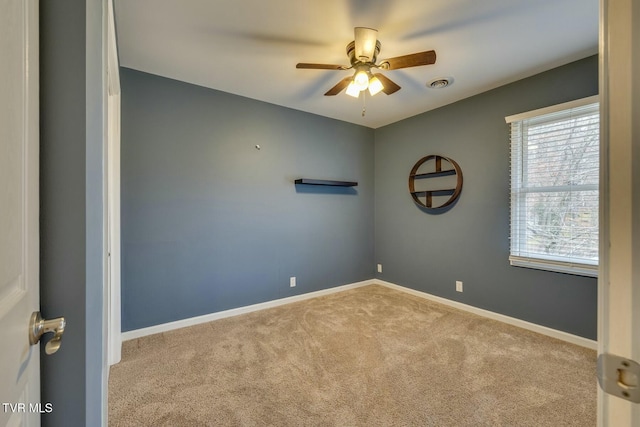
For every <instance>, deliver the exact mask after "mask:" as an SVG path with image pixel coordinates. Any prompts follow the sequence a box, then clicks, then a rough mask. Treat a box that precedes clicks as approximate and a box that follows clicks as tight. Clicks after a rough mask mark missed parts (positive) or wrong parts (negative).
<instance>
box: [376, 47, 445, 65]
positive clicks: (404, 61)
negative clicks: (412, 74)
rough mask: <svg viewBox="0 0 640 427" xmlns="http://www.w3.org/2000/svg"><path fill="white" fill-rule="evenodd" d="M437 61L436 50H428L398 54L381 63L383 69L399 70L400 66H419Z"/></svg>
mask: <svg viewBox="0 0 640 427" xmlns="http://www.w3.org/2000/svg"><path fill="white" fill-rule="evenodd" d="M435 62H436V52H435V51H433V50H427V51H426V52H419V53H412V54H410V55H403V56H396V57H395V58H389V59H385V60H384V61H382V62H381V63H380V65H379V67H380V68H382V69H383V70H397V69H399V68H409V67H417V66H420V65H430V64H434V63H435Z"/></svg>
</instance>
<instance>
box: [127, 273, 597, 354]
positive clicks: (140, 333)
mask: <svg viewBox="0 0 640 427" xmlns="http://www.w3.org/2000/svg"><path fill="white" fill-rule="evenodd" d="M368 285H381V286H386V287H387V288H390V289H395V290H397V291H401V292H405V293H407V294H410V295H414V296H418V297H420V298H425V299H427V300H430V301H434V302H437V303H440V304H443V305H446V306H448V307H453V308H456V309H458V310H462V311H466V312H469V313H473V314H476V315H478V316H482V317H486V318H489V319H493V320H497V321H499V322H503V323H507V324H509V325H513V326H517V327H519V328H522V329H526V330H529V331H532V332H537V333H539V334H542V335H546V336H549V337H552V338H556V339H559V340H562V341H566V342H569V343H571V344H576V345H579V346H582V347H586V348H589V349H592V350H595V349H596V348H597V345H598V344H597V342H596V341H593V340H590V339H588V338H583V337H579V336H577V335H573V334H569V333H567V332H562V331H558V330H556V329H551V328H548V327H546V326H541V325H536V324H535V323H531V322H527V321H524V320H520V319H516V318H513V317H509V316H505V315H503V314H498V313H494V312H492V311H489V310H484V309H482V308H477V307H473V306H471V305H467V304H463V303H461V302H457V301H452V300H448V299H446V298H442V297H437V296H435V295H431V294H428V293H426V292H421V291H416V290H415V289H410V288H405V287H404V286H400V285H396V284H394V283H391V282H386V281H384V280H380V279H370V280H364V281H362V282H356V283H351V284H348V285H343V286H337V287H335V288H329V289H323V290H321V291H316V292H309V293H306V294H302V295H296V296H292V297H287V298H282V299H277V300H273V301H267V302H263V303H260V304H253V305H249V306H245V307H238V308H233V309H231V310H225V311H219V312H217V313H211V314H205V315H203V316H197V317H191V318H189V319H183V320H177V321H175V322H169V323H164V324H162V325H156V326H150V327H148V328H141V329H135V330H133V331H128V332H124V333H123V334H122V340H123V341H129V340H133V339H136V338H141V337H146V336H148V335H153V334H159V333H161V332H168V331H172V330H175V329H180V328H186V327H188V326H194V325H199V324H202V323H207V322H212V321H214V320H219V319H224V318H227V317H233V316H238V315H241V314H247V313H252V312H254V311H259V310H264V309H267V308H273V307H279V306H282V305H286V304H290V303H293V302H298V301H304V300H307V299H311V298H316V297H321V296H324V295H329V294H335V293H338V292H342V291H347V290H349V289H355V288H360V287H362V286H368Z"/></svg>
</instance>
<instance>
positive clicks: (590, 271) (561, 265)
mask: <svg viewBox="0 0 640 427" xmlns="http://www.w3.org/2000/svg"><path fill="white" fill-rule="evenodd" d="M598 103H599V96H598V95H595V96H590V97H587V98H582V99H578V100H575V101H570V102H565V103H563V104H558V105H553V106H550V107H546V108H540V109H537V110H533V111H528V112H525V113H521V114H515V115H512V116H508V117H505V121H506V122H507V123H508V124H510V125H511V124H513V123H516V122H519V123H522V122H523V121H524V120H529V119H533V118H537V117H540V116H545V115H547V114H553V113H560V112H563V111H567V112H569V111H570V110H572V109H575V108H580V107H586V106H589V105H593V104H598ZM514 143H519V142H514V141H512V142H511V144H514ZM520 143H521V141H520ZM520 151H521V152H523V153H524V150H522V149H521V150H520ZM510 156H511V162H514V161H518V159H514V158H513V156H514V155H513V150H512V152H511V155H510ZM517 178H518V177H517V176H514V173H513V170H512V173H511V187H510V188H511V232H510V236H511V239H512V242H511V245H510V254H509V262H510V264H511V265H513V266H518V267H527V268H533V269H538V270H547V271H555V272H560V273H569V274H575V275H580V276H590V277H597V276H598V263H597V262H596V263H595V264H587V263H584V262H583V261H581V260H571V259H569V258H564V259H563V260H559V259H558V258H556V257H553V256H544V255H540V254H536V255H535V256H531V257H528V256H520V255H517V254H514V253H513V248H514V244H515V246H516V247H519V246H520V245H519V244H518V242H519V241H521V239H523V238H524V236H523V234H524V233H525V230H524V228H523V227H520V226H519V223H518V218H522V217H521V215H520V214H521V211H520V209H522V208H521V204H520V203H519V202H518V200H516V199H517V197H518V195H519V196H520V197H522V196H523V195H524V194H526V193H527V191H526V190H525V191H519V192H518V194H517V195H516V194H515V192H514V188H515V187H514V179H517ZM572 189H576V188H575V187H573V188H569V187H567V188H566V189H565V190H567V191H571V190H572ZM558 190H563V188H562V187H549V188H543V187H541V188H537V189H536V191H538V192H539V191H558ZM576 190H579V191H584V190H598V185H597V184H593V185H581V186H580V188H579V189H576Z"/></svg>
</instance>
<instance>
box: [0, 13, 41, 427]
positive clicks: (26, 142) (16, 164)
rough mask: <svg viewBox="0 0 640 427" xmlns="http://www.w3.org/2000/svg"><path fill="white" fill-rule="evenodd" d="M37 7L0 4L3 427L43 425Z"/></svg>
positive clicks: (0, 373)
mask: <svg viewBox="0 0 640 427" xmlns="http://www.w3.org/2000/svg"><path fill="white" fill-rule="evenodd" d="M38 108H39V107H38V2H37V0H0V325H2V326H1V327H0V402H1V404H2V407H1V408H0V426H5V425H8V426H17V425H27V426H39V425H40V412H44V411H46V410H48V409H50V408H49V407H48V406H46V405H40V348H39V346H30V345H29V338H28V326H29V319H30V316H31V313H32V312H33V311H37V310H38V309H39V286H40V285H39V269H38V262H39V261H38V259H39V256H38V255H39V236H38V232H39V231H38V203H39V194H38V176H39V174H38V153H39V133H38V114H39V113H38Z"/></svg>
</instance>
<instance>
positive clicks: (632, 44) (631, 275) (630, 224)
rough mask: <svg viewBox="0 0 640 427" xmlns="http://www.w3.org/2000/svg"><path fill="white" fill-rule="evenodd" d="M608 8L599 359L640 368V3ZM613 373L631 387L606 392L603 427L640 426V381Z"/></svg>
mask: <svg viewBox="0 0 640 427" xmlns="http://www.w3.org/2000/svg"><path fill="white" fill-rule="evenodd" d="M600 6H601V7H600V11H601V17H600V23H601V24H600V25H601V26H600V95H601V102H600V108H601V118H602V120H601V129H602V151H601V153H602V156H601V165H602V175H601V176H602V180H601V193H602V198H601V201H602V207H601V211H600V212H601V219H600V221H601V234H600V236H601V244H600V248H601V251H600V264H601V267H600V273H599V279H598V287H599V294H598V353H599V354H600V355H601V354H603V353H608V354H612V355H616V356H620V357H622V358H625V359H628V360H630V361H634V360H635V361H636V362H640V78H639V76H640V0H601V1H600ZM623 362H624V363H629V362H627V361H623ZM612 366H613V367H614V369H613V371H612V374H613V375H612V376H611V377H612V378H614V383H615V379H616V378H620V380H621V381H622V383H624V384H626V385H627V386H629V388H628V389H624V388H623V389H619V390H617V392H616V395H611V394H605V393H604V392H603V391H602V390H601V389H599V393H598V425H599V426H601V427H605V426H608V427H632V426H635V427H637V426H640V404H639V403H631V402H629V401H627V400H625V399H624V398H623V397H624V395H625V394H627V395H631V394H634V393H633V392H634V391H636V390H638V386H640V384H638V382H639V381H640V378H639V377H638V376H635V375H625V374H624V372H625V371H626V370H625V369H622V370H621V371H617V367H620V366H618V365H616V364H612ZM619 375H622V377H619Z"/></svg>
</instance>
